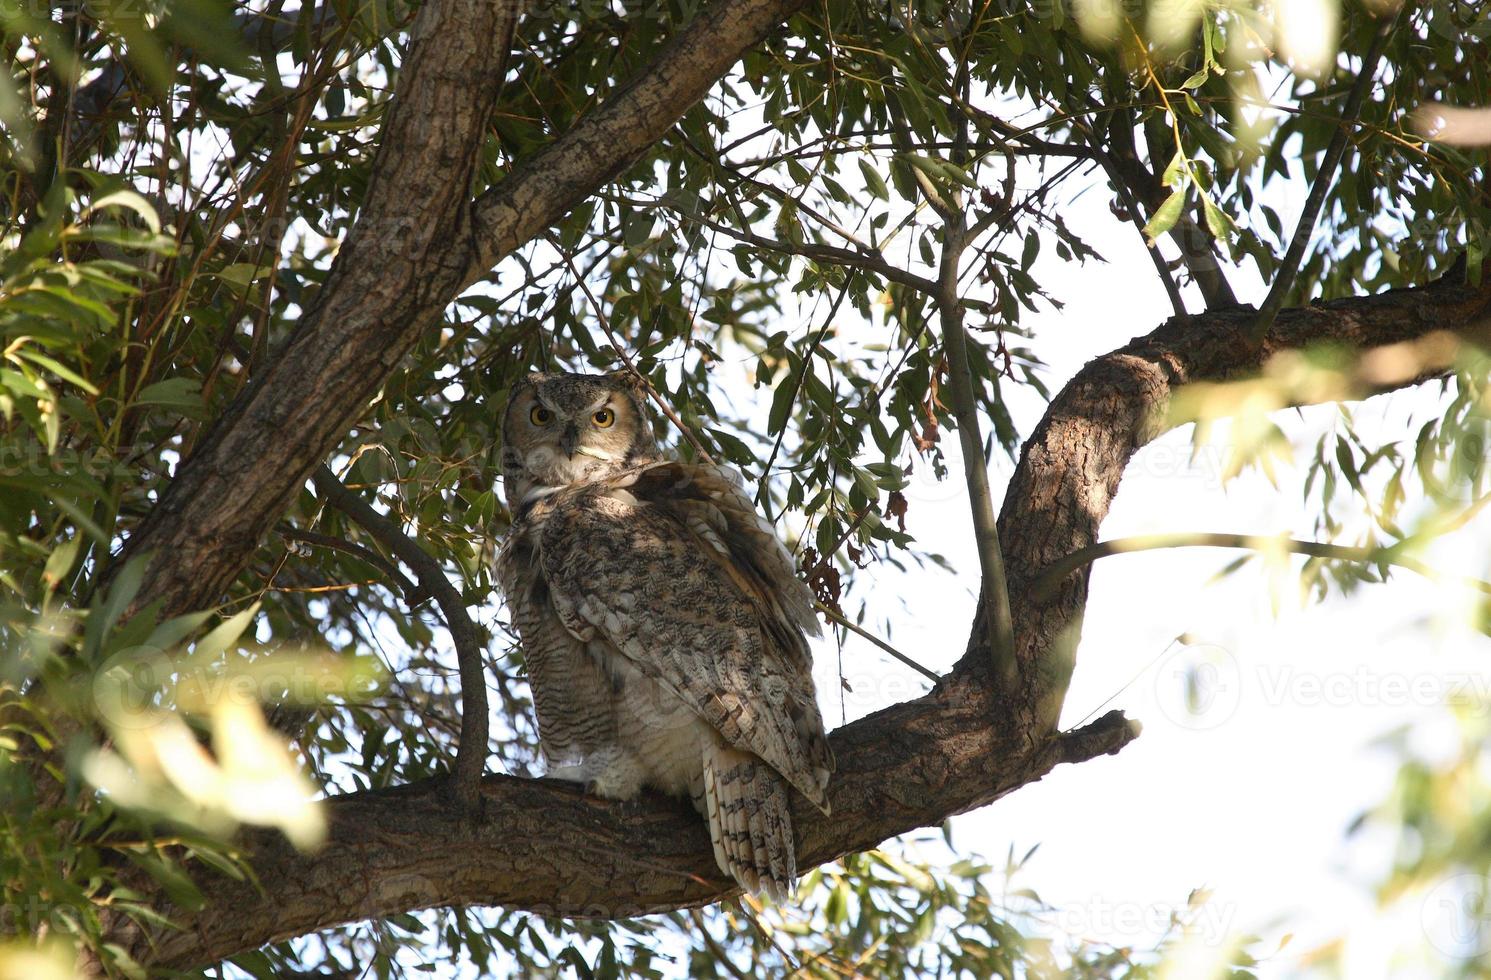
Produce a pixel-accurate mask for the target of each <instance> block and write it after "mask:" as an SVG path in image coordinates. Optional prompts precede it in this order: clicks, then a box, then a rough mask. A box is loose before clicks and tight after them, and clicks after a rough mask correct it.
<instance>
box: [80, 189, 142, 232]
mask: <svg viewBox="0 0 1491 980" xmlns="http://www.w3.org/2000/svg"><path fill="white" fill-rule="evenodd" d="M105 208H125V209H127V210H129V211H133V212H134V213H135V214H137V215H139V216H140V220H141V221H143V222H145V227H147V228H149V229H150V231H151V232H152V233H153V234H156V235H159V234H160V228H161V225H160V218H159V217H158V216H157V215H156V213H155V208H154V207H152V206H151V204H150V202H149V201H147V200H145V198H144V197H142V196H141V195H140V194H139V193H137V192H135V191H132V190H129V189H127V188H121V189H120V190H117V191H113V192H111V193H108V194H105V195H104V196H103V197H99V198H94V200H93V203H91V204H89V205H88V206H87V207H86V208H84V209H83V212H82V214H81V215H80V217H81V218H82V219H84V220H86V219H88V218H89V217H91V216H92V215H95V214H97V213H98V212H100V211H102V210H104V209H105Z"/></svg>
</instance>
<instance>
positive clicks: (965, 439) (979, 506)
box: [891, 76, 1019, 692]
mask: <svg viewBox="0 0 1491 980" xmlns="http://www.w3.org/2000/svg"><path fill="white" fill-rule="evenodd" d="M960 78H961V80H962V83H963V84H964V85H966V84H967V78H966V76H960ZM891 109H892V115H891V118H892V122H893V123H894V124H895V126H896V131H897V136H898V138H899V139H900V140H901V142H902V145H903V146H904V147H906V148H907V150H906V151H905V152H909V148H910V147H911V146H912V145H913V144H912V140H911V134H910V132H909V131H908V129H907V126H906V122H905V120H904V119H902V118H900V114H899V112H898V107H897V106H896V105H895V103H894V102H892V104H891ZM967 145H968V118H967V117H966V116H963V117H961V118H960V120H959V133H958V147H959V148H958V149H955V150H954V151H953V162H954V163H956V164H957V165H959V166H963V165H964V164H965V163H966V147H967ZM911 172H912V174H913V176H914V177H915V179H916V181H917V185H918V186H919V187H920V188H921V192H922V196H923V197H924V198H925V199H926V201H927V204H928V205H929V206H931V208H932V210H933V211H935V212H937V214H938V216H939V217H941V218H942V255H941V258H940V260H939V262H938V267H937V294H936V297H935V302H936V305H937V312H938V319H939V323H940V325H941V326H942V349H943V351H944V353H945V354H946V355H947V373H948V391H949V394H950V395H951V397H952V403H953V417H954V418H956V419H957V421H958V439H959V441H960V443H961V444H962V448H963V477H964V480H965V481H966V483H967V485H968V509H969V511H970V513H971V516H972V518H973V538H974V544H975V546H976V548H977V550H978V562H979V571H980V572H981V573H982V574H981V576H980V582H979V593H980V599H981V603H980V604H981V605H982V607H983V610H984V618H985V620H986V625H987V627H988V630H989V654H990V659H991V660H992V662H993V665H994V675H995V678H996V680H997V682H998V683H999V684H1000V685H1001V686H1002V687H1003V689H1004V690H1005V691H1007V692H1008V691H1013V690H1014V689H1015V686H1016V684H1017V683H1018V681H1019V667H1018V665H1017V664H1016V661H1015V628H1014V617H1013V613H1012V612H1011V610H1010V594H1009V582H1008V579H1007V576H1006V574H1005V568H1004V551H1003V549H1002V548H1001V547H1000V544H999V524H998V521H997V519H996V518H995V516H994V498H993V495H992V493H991V491H990V489H989V466H988V461H987V460H986V459H985V458H984V439H983V436H982V435H981V433H980V426H979V418H978V403H977V401H976V399H975V397H974V392H973V372H972V370H971V369H970V368H969V366H968V331H967V329H966V327H965V326H964V323H963V302H962V300H961V299H960V297H959V296H958V269H959V264H960V261H961V259H962V257H963V251H964V249H966V248H967V246H968V244H969V242H970V240H971V238H970V236H969V231H968V227H967V217H966V215H965V214H964V213H963V200H962V194H961V193H959V191H958V189H957V188H956V187H952V188H950V189H949V191H948V194H947V196H946V198H944V196H943V195H942V194H941V193H940V192H939V191H938V190H937V188H936V187H935V186H934V185H933V184H932V181H931V179H930V178H929V177H928V176H927V175H926V174H924V173H922V171H921V168H919V167H912V168H911ZM1008 203H1009V202H1006V206H1008Z"/></svg>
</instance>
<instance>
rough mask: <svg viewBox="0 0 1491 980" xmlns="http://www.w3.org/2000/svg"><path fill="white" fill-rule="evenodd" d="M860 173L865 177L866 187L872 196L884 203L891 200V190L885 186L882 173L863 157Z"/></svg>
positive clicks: (860, 161) (860, 162)
mask: <svg viewBox="0 0 1491 980" xmlns="http://www.w3.org/2000/svg"><path fill="white" fill-rule="evenodd" d="M859 172H860V173H861V174H863V175H864V178H865V187H866V188H868V189H869V191H870V193H871V194H874V195H875V196H876V197H878V198H880V200H882V201H888V200H890V189H889V188H887V187H886V186H885V178H884V177H881V176H880V172H879V171H877V170H876V169H875V168H874V167H872V166H870V163H869V161H868V160H865V159H864V158H863V157H861V158H860V160H859Z"/></svg>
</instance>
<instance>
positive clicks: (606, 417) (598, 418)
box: [590, 408, 616, 429]
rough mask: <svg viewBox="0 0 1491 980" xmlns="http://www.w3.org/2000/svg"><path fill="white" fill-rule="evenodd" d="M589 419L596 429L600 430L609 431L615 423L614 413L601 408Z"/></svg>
mask: <svg viewBox="0 0 1491 980" xmlns="http://www.w3.org/2000/svg"><path fill="white" fill-rule="evenodd" d="M590 417H591V419H592V420H594V422H595V425H596V428H600V429H609V428H610V427H611V425H612V424H613V423H614V422H615V421H616V413H615V412H613V411H611V410H610V409H609V408H603V409H601V410H600V411H598V412H596V413H595V414H594V415H592V416H590Z"/></svg>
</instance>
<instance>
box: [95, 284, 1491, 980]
mask: <svg viewBox="0 0 1491 980" xmlns="http://www.w3.org/2000/svg"><path fill="white" fill-rule="evenodd" d="M1251 322H1252V311H1251V310H1237V311H1226V312H1222V313H1213V314H1208V315H1203V316H1200V317H1196V318H1193V319H1191V320H1190V321H1189V322H1187V323H1182V322H1180V321H1178V320H1177V321H1171V322H1168V323H1166V324H1164V325H1163V326H1161V327H1160V328H1159V329H1158V330H1156V331H1154V332H1153V333H1151V334H1149V335H1147V336H1145V337H1141V338H1138V339H1136V340H1135V341H1133V342H1131V343H1130V344H1128V345H1127V346H1125V347H1123V348H1122V349H1120V350H1117V351H1114V352H1113V353H1111V354H1107V355H1105V356H1103V357H1100V358H1098V359H1097V360H1095V361H1093V362H1092V363H1090V364H1089V365H1088V366H1087V367H1085V368H1084V369H1083V370H1082V371H1081V372H1079V374H1078V375H1077V377H1076V378H1074V379H1073V380H1072V382H1071V383H1070V384H1068V385H1067V387H1066V388H1065V389H1064V390H1063V391H1062V392H1061V393H1060V394H1059V395H1058V396H1057V398H1056V399H1055V400H1054V401H1053V402H1052V405H1051V408H1050V410H1049V411H1048V413H1047V415H1046V417H1045V419H1044V420H1043V421H1042V423H1041V424H1040V426H1039V427H1038V428H1037V429H1036V431H1035V433H1034V434H1033V435H1032V436H1031V438H1030V440H1029V441H1028V442H1027V443H1026V446H1025V451H1024V453H1023V455H1022V457H1021V460H1020V463H1019V465H1018V466H1017V468H1016V471H1015V475H1014V478H1013V479H1012V481H1011V484H1010V489H1009V492H1008V494H1007V496H1006V498H1005V503H1004V509H1003V513H1002V514H1001V518H1000V519H1001V522H1002V524H1001V530H1002V531H1003V532H1005V540H1006V541H1007V542H1008V544H1007V546H1006V557H1007V559H1008V561H1009V563H1010V564H1009V568H1010V575H1011V579H1010V581H1011V601H1012V605H1013V606H1014V620H1015V627H1016V635H1015V639H1016V649H1017V650H1018V651H1019V654H1020V656H1021V659H1022V674H1021V677H1022V682H1023V686H1022V692H1021V694H1020V695H1019V696H1018V698H1019V700H1017V702H1015V703H1010V702H1001V701H999V700H998V696H997V695H996V693H995V689H994V688H993V687H992V686H991V685H990V684H989V683H988V673H989V671H990V669H991V667H990V662H989V658H988V656H987V644H986V643H985V641H984V640H983V633H982V623H981V622H979V623H976V624H975V628H974V638H973V640H972V641H971V645H970V649H969V652H968V654H967V655H965V657H964V659H963V660H962V661H961V662H960V663H959V664H958V665H957V666H956V667H955V668H954V670H953V672H952V674H950V675H949V676H948V677H946V678H944V679H943V681H942V682H941V683H940V684H939V685H938V686H937V688H936V689H935V690H933V691H932V692H931V693H929V694H927V695H926V696H924V697H922V698H920V699H918V700H915V701H910V702H907V703H904V704H899V705H895V706H893V707H891V708H888V709H886V710H884V711H881V712H879V713H877V714H875V715H873V716H871V717H869V718H865V719H862V720H861V721H858V722H855V723H854V724H852V725H849V726H846V727H845V728H842V729H840V730H838V731H836V732H834V733H833V736H832V739H831V740H832V744H833V748H834V752H835V754H836V755H837V757H838V759H839V770H838V772H837V773H836V774H835V778H834V780H833V783H832V785H831V786H830V799H831V802H832V805H833V811H834V815H833V817H832V818H829V819H824V818H822V817H821V816H819V815H818V814H817V812H816V810H815V809H814V808H813V807H811V806H809V805H807V804H805V803H804V804H803V805H802V806H800V807H798V808H797V809H796V810H795V811H794V815H793V819H794V822H795V824H796V828H797V832H798V838H799V844H798V853H799V855H800V863H801V865H802V866H803V867H810V866H812V865H815V864H819V863H822V862H824V861H828V860H831V859H833V858H835V857H837V856H839V855H841V854H844V853H848V852H851V851H855V850H863V849H865V848H869V847H873V846H875V845H876V844H878V843H879V842H880V841H882V840H884V839H886V838H888V837H892V836H895V835H896V834H900V833H903V832H905V831H908V830H910V829H913V828H915V827H921V826H927V825H930V824H935V823H937V822H939V821H941V820H943V819H945V818H946V817H947V816H949V815H951V814H954V813H960V812H963V811H966V810H969V809H973V808H975V807H978V806H983V805H985V804H987V803H989V802H992V801H993V800H996V799H998V798H999V797H1001V796H1003V795H1005V794H1007V793H1009V792H1012V791H1013V790H1015V789H1017V788H1019V787H1020V786H1022V785H1024V784H1026V783H1029V782H1032V781H1034V780H1037V779H1039V778H1041V777H1042V776H1043V775H1045V774H1046V773H1047V772H1049V771H1050V770H1051V769H1052V768H1053V767H1054V766H1056V765H1057V764H1059V763H1061V762H1077V761H1082V760H1085V759H1089V758H1092V757H1094V756H1096V755H1098V754H1101V753H1105V752H1114V751H1117V750H1118V749H1120V748H1122V746H1123V745H1124V744H1126V743H1127V742H1128V741H1129V740H1130V739H1132V738H1133V737H1134V735H1135V734H1136V733H1137V728H1136V727H1135V726H1133V725H1132V724H1130V723H1128V722H1126V721H1125V720H1124V719H1123V717H1122V716H1121V715H1119V714H1117V713H1116V712H1115V713H1112V714H1109V715H1107V716H1104V717H1103V718H1102V719H1099V721H1098V722H1096V723H1094V724H1093V725H1091V726H1089V727H1088V728H1085V729H1081V730H1079V731H1077V732H1073V733H1068V734H1051V733H1050V731H1049V729H1050V727H1051V724H1050V723H1051V721H1052V720H1053V717H1054V712H1055V711H1056V710H1057V709H1058V708H1059V703H1060V692H1061V690H1062V689H1063V687H1064V683H1063V682H1064V677H1063V676H1062V675H1063V669H1062V664H1061V653H1060V652H1061V651H1063V650H1070V649H1073V648H1074V647H1075V643H1076V638H1077V632H1078V630H1079V629H1080V623H1081V612H1082V607H1083V603H1084V601H1085V598H1086V588H1087V575H1086V571H1085V570H1082V571H1079V572H1076V573H1073V575H1072V576H1071V578H1070V579H1069V580H1068V582H1067V583H1066V584H1065V585H1064V586H1063V587H1062V588H1060V589H1057V590H1055V591H1054V592H1052V593H1049V594H1047V595H1046V596H1045V597H1044V598H1042V599H1040V600H1039V601H1036V600H1035V598H1034V597H1033V594H1032V592H1031V590H1029V589H1028V588H1026V587H1025V586H1028V585H1029V584H1030V583H1031V582H1033V581H1034V580H1035V579H1036V578H1037V577H1038V576H1039V574H1040V572H1041V570H1042V569H1044V568H1045V567H1046V566H1047V565H1048V564H1050V563H1051V562H1053V561H1055V560H1056V559H1058V558H1061V557H1063V556H1065V555H1067V554H1069V553H1070V552H1073V551H1075V550H1077V549H1079V548H1081V547H1083V546H1085V545H1087V544H1091V543H1092V542H1093V541H1094V540H1096V538H1097V533H1098V528H1099V525H1100V524H1101V523H1102V520H1103V518H1104V517H1105V516H1106V514H1107V511H1108V506H1109V504H1110V502H1111V500H1112V498H1113V495H1114V493H1115V492H1116V490H1117V487H1118V483H1119V479H1120V477H1121V476H1122V473H1123V469H1124V466H1125V465H1126V464H1127V462H1128V460H1129V458H1130V457H1131V456H1132V454H1133V453H1134V451H1135V450H1136V449H1138V448H1139V447H1140V446H1142V445H1143V444H1144V443H1145V442H1147V441H1149V440H1150V439H1152V438H1154V437H1155V436H1156V435H1158V434H1159V433H1160V432H1161V431H1162V430H1163V428H1164V419H1165V412H1164V408H1165V406H1166V404H1167V402H1168V399H1169V398H1170V397H1171V396H1172V395H1173V394H1174V393H1175V391H1176V390H1177V389H1179V388H1180V387H1182V386H1183V385H1185V384H1186V383H1188V382H1192V381H1202V380H1222V379H1226V378H1230V377H1235V376H1237V375H1240V374H1245V373H1247V372H1249V371H1254V370H1256V369H1257V368H1258V367H1259V366H1260V365H1261V364H1262V363H1263V361H1264V360H1266V358H1267V357H1269V356H1271V355H1272V354H1273V353H1276V352H1278V351H1280V350H1285V349H1294V348H1299V347H1303V346H1306V345H1308V344H1311V343H1316V342H1326V341H1331V342H1335V343H1339V344H1343V345H1348V346H1352V347H1356V348H1359V349H1362V350H1364V351H1369V350H1370V349H1373V348H1382V347H1384V346H1386V345H1391V344H1396V343H1400V342H1403V341H1409V340H1413V339H1415V338H1419V337H1424V336H1426V335H1429V334H1431V333H1435V332H1437V331H1449V332H1451V333H1454V334H1456V335H1458V336H1460V337H1463V338H1467V339H1470V340H1472V341H1474V342H1477V343H1480V344H1483V345H1485V344H1487V343H1488V341H1491V286H1482V287H1479V288H1470V287H1467V286H1464V285H1460V284H1456V283H1455V282H1452V281H1449V280H1443V281H1440V282H1438V283H1435V284H1433V285H1431V286H1427V287H1423V288H1418V289H1409V290H1402V291H1397V292H1391V293H1386V294H1383V295H1381V296H1374V297H1366V298H1356V299H1349V300H1341V301H1337V302H1332V303H1327V304H1322V305H1320V306H1312V307H1308V308H1303V309H1293V310H1286V311H1284V313H1283V314H1282V315H1281V316H1280V317H1279V319H1278V321H1277V323H1276V324H1275V327H1274V330H1273V332H1272V333H1271V334H1270V335H1269V337H1268V340H1267V343H1266V345H1265V347H1264V349H1263V350H1262V351H1261V352H1259V351H1256V350H1254V349H1252V348H1251V346H1250V345H1249V344H1248V343H1247V342H1246V330H1247V327H1248V325H1249V324H1250V323H1251ZM1431 370H1434V369H1433V368H1431ZM1413 380H1415V378H1413V377H1405V378H1401V379H1398V380H1397V381H1395V382H1392V383H1394V384H1402V383H1408V382H1411V381H1413ZM1053 651H1056V652H1057V653H1056V661H1057V664H1056V666H1052V657H1053ZM329 808H330V814H331V828H332V829H331V841H330V843H329V845H328V846H327V847H326V848H325V849H324V850H322V851H321V852H319V853H318V854H314V855H302V854H298V853H295V852H294V851H292V850H291V849H290V848H289V847H288V845H286V844H285V843H284V841H283V840H282V839H280V838H277V837H275V836H273V835H269V834H262V835H258V836H256V837H255V838H254V839H253V840H252V841H249V842H247V844H248V846H249V847H250V849H251V852H252V862H253V866H254V868H255V871H256V873H257V875H258V878H259V882H260V884H261V887H262V889H263V891H262V893H260V892H258V891H256V890H252V889H249V888H245V887H243V886H241V885H238V884H236V883H233V882H229V881H226V880H214V881H211V882H203V883H202V884H203V885H204V886H205V887H204V891H205V892H206V894H207V905H206V907H205V908H204V909H203V910H202V911H201V912H199V913H196V914H194V915H192V914H185V913H178V917H179V921H180V922H181V924H182V925H184V926H185V928H184V929H182V930H180V931H169V932H164V933H160V934H158V935H155V936H153V937H152V936H147V935H144V934H141V933H138V932H134V931H125V932H121V933H119V934H118V939H120V940H121V941H123V942H124V943H125V945H126V946H127V948H129V949H130V951H131V953H132V954H133V955H135V956H136V957H137V958H139V959H140V960H141V962H146V963H150V964H152V965H155V966H170V967H177V968H185V967H189V966H194V965H196V966H200V965H202V964H204V963H209V962H212V961H214V960H217V959H220V958H222V957H225V956H229V955H231V954H233V953H237V952H242V951H244V950H248V949H252V948H254V947H256V946H259V945H262V944H264V943H267V942H271V941H274V940H277V939H283V938H285V937H287V936H293V935H300V934H304V933H306V932H310V931H313V930H316V929H322V928H328V927H330V926H334V925H338V924H340V923H344V922H348V921H353V920H356V919H359V918H365V917H368V916H372V915H380V914H386V913H390V912H395V911H405V910H409V909H417V908H427V907H431V906H441V905H450V904H483V905H502V906H505V907H509V908H525V909H531V910H535V911H539V912H544V913H550V914H555V915H567V916H591V917H624V916H631V915H637V914H642V913H645V912H655V911H661V910H665V909H674V908H685V907H690V906H697V905H702V904H706V903H709V902H713V901H717V900H719V899H720V898H723V897H725V896H727V895H729V894H731V893H732V887H733V886H732V885H731V884H730V883H728V882H726V881H725V880H723V879H722V878H721V877H720V876H719V874H718V872H717V870H716V869H715V868H714V864H713V861H712V858H711V852H710V849H709V843H708V840H707V837H706V835H705V831H704V827H703V824H702V823H700V822H699V821H698V819H697V818H696V817H695V816H694V815H693V814H692V813H691V812H690V811H689V810H688V809H687V807H686V806H684V805H682V804H679V803H676V802H673V801H669V800H665V799H661V798H657V797H647V798H645V799H644V800H643V801H642V802H641V803H639V804H633V805H622V804H614V803H607V802H605V801H602V800H597V799H591V798H587V797H585V796H584V795H583V794H581V793H579V792H578V791H577V790H576V789H574V788H571V787H568V786H565V785H564V784H559V783H553V782H550V781H547V780H526V779H516V778H511V777H500V776H496V777H488V778H487V779H486V780H485V782H484V784H483V812H482V813H481V814H480V815H479V816H471V815H469V814H463V812H462V811H460V810H458V809H457V808H454V807H452V806H450V804H449V802H448V796H447V795H446V794H445V793H444V786H443V784H442V783H441V782H440V781H429V782H425V783H421V784H417V785H412V786H406V787H401V788H398V789H393V790H381V791H372V792H363V793H355V794H349V795H347V796H343V797H338V798H334V799H332V800H331V801H330V803H329Z"/></svg>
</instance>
